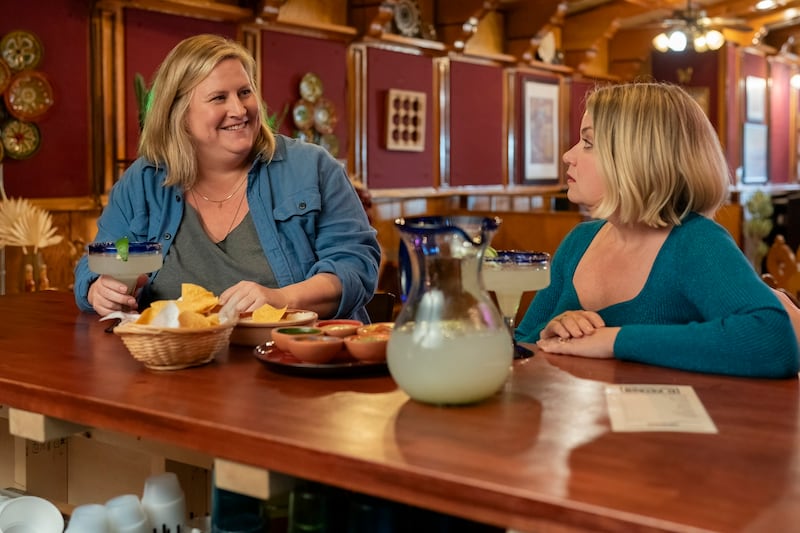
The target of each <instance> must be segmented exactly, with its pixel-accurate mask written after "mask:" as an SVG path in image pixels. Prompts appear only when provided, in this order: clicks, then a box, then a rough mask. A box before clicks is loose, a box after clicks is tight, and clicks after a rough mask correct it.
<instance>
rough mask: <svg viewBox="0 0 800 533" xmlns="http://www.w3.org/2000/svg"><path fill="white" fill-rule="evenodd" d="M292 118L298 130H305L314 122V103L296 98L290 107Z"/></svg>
mask: <svg viewBox="0 0 800 533" xmlns="http://www.w3.org/2000/svg"><path fill="white" fill-rule="evenodd" d="M292 120H293V121H294V126H295V128H297V129H298V130H307V129H308V128H310V127H311V126H312V125H313V124H314V104H312V103H311V102H309V101H308V100H298V101H297V102H295V104H294V107H293V108H292Z"/></svg>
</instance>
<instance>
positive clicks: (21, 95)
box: [5, 70, 54, 122]
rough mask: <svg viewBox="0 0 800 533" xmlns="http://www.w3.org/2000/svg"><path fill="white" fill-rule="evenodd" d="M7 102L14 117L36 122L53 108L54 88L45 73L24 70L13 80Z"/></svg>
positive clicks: (6, 96) (6, 95) (7, 91)
mask: <svg viewBox="0 0 800 533" xmlns="http://www.w3.org/2000/svg"><path fill="white" fill-rule="evenodd" d="M5 100H6V108H7V109H8V112H9V113H11V115H12V116H13V117H15V118H18V119H20V120H25V121H28V122H35V121H37V120H38V119H40V118H42V117H43V116H44V115H45V113H47V112H48V111H49V110H50V108H51V107H53V103H54V98H53V87H52V86H51V85H50V82H49V81H48V80H47V77H46V76H45V75H44V73H42V72H39V71H37V70H23V71H22V72H18V73H17V74H15V75H14V77H13V78H11V83H10V84H9V85H8V89H7V90H6V94H5Z"/></svg>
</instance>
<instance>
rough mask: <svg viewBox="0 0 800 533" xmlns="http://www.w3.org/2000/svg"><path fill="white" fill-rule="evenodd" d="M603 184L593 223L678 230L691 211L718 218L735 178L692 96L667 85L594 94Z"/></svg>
mask: <svg viewBox="0 0 800 533" xmlns="http://www.w3.org/2000/svg"><path fill="white" fill-rule="evenodd" d="M586 113H587V114H588V116H589V117H591V119H592V126H593V129H594V149H595V150H596V152H597V157H598V164H599V170H600V172H601V174H602V176H603V177H604V181H605V194H604V195H603V198H602V200H601V201H600V202H599V203H598V204H597V205H596V206H595V207H594V209H593V210H592V212H591V215H592V216H593V217H595V218H610V217H614V218H615V219H616V220H618V221H619V222H620V223H622V224H645V225H647V226H650V227H666V226H670V225H677V224H680V223H681V220H682V219H683V218H684V217H685V216H686V215H687V214H689V213H690V212H692V211H694V212H697V213H700V214H702V215H705V216H713V214H714V213H715V212H716V210H717V209H718V208H719V207H720V206H721V205H722V203H723V202H724V201H725V199H726V198H727V195H728V187H729V185H730V171H729V169H728V164H727V162H726V160H725V155H724V153H723V151H722V147H721V145H720V142H719V137H718V136H717V133H716V132H715V131H714V128H713V127H712V126H711V123H710V122H709V120H708V118H707V117H706V115H705V113H704V112H703V110H702V109H701V107H700V106H699V105H698V104H697V102H695V100H694V99H693V98H692V97H691V96H689V94H688V93H687V92H686V91H684V90H683V89H682V88H680V87H678V86H677V85H671V84H667V83H630V84H624V85H609V86H603V87H599V88H597V89H594V90H593V91H592V92H591V93H590V94H589V95H588V97H587V100H586Z"/></svg>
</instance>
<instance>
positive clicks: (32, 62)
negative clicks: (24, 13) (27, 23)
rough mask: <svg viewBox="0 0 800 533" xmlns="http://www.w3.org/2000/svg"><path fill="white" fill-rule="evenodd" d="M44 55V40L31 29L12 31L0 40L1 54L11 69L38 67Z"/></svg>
mask: <svg viewBox="0 0 800 533" xmlns="http://www.w3.org/2000/svg"><path fill="white" fill-rule="evenodd" d="M43 55H44V46H42V41H40V40H39V38H38V37H37V36H36V35H34V34H33V33H31V32H29V31H24V30H17V31H12V32H10V33H7V34H6V35H5V36H3V39H2V40H0V56H2V57H3V59H5V61H6V63H8V66H9V67H11V70H14V71H18V70H24V69H32V68H36V67H37V66H38V65H39V63H40V62H41V61H42V56H43Z"/></svg>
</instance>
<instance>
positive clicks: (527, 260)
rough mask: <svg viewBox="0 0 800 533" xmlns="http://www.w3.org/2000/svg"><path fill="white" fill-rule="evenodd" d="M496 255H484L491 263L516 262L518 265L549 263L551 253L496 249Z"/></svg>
mask: <svg viewBox="0 0 800 533" xmlns="http://www.w3.org/2000/svg"><path fill="white" fill-rule="evenodd" d="M496 253H497V255H496V256H494V257H486V256H484V257H483V260H484V261H487V262H491V263H502V264H506V263H515V264H517V265H526V264H537V265H541V264H547V263H549V262H550V254H548V253H547V252H533V251H527V250H496Z"/></svg>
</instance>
